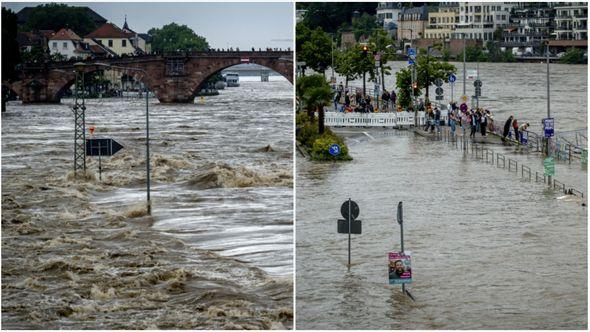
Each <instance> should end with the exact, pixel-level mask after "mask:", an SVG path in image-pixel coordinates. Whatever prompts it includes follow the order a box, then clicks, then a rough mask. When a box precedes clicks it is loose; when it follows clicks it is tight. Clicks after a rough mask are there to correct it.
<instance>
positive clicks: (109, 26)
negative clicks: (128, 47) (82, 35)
mask: <svg viewBox="0 0 590 332" xmlns="http://www.w3.org/2000/svg"><path fill="white" fill-rule="evenodd" d="M134 36H135V34H133V33H127V32H125V31H123V30H122V29H121V28H119V27H118V26H116V25H114V24H113V23H105V24H103V25H101V26H100V27H99V28H98V29H96V30H94V31H92V32H91V33H89V34H88V35H86V38H133V37H134Z"/></svg>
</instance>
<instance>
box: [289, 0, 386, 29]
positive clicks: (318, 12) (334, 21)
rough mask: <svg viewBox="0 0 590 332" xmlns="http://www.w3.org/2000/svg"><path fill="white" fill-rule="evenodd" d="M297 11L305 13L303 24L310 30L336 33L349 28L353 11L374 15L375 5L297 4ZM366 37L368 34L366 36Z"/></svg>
mask: <svg viewBox="0 0 590 332" xmlns="http://www.w3.org/2000/svg"><path fill="white" fill-rule="evenodd" d="M296 6H297V9H305V10H307V12H306V13H305V16H304V18H303V22H302V23H303V24H305V25H306V26H307V27H308V28H310V29H316V28H318V27H321V28H322V29H323V30H324V31H326V32H336V31H337V30H338V29H339V28H340V27H342V26H346V27H350V22H351V19H352V15H353V14H354V12H355V11H358V12H360V13H367V14H369V15H374V14H375V11H376V7H377V4H376V3H374V2H360V1H357V2H338V3H336V2H319V1H318V2H298V3H297V5H296ZM367 35H368V34H367Z"/></svg>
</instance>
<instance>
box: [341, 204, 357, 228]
mask: <svg viewBox="0 0 590 332" xmlns="http://www.w3.org/2000/svg"><path fill="white" fill-rule="evenodd" d="M350 211H351V212H352V215H351V219H356V218H357V217H358V216H359V213H360V209H359V206H358V204H356V202H355V201H350ZM340 214H342V218H344V219H346V220H348V201H345V202H344V203H342V206H341V207H340ZM346 233H348V231H346Z"/></svg>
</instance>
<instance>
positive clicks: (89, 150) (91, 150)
mask: <svg viewBox="0 0 590 332" xmlns="http://www.w3.org/2000/svg"><path fill="white" fill-rule="evenodd" d="M122 148H123V146H122V145H121V144H119V143H118V142H117V141H115V140H114V139H112V138H91V139H86V155H87V156H112V155H114V154H115V153H117V152H118V151H119V150H121V149H122Z"/></svg>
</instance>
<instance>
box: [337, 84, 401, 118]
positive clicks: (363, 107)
mask: <svg viewBox="0 0 590 332" xmlns="http://www.w3.org/2000/svg"><path fill="white" fill-rule="evenodd" d="M374 99H375V98H373V97H371V96H370V95H363V93H362V92H361V91H359V90H357V91H356V92H354V91H352V89H350V88H344V85H342V83H340V84H339V85H338V87H337V88H336V91H335V93H334V100H333V101H334V110H335V111H337V112H359V113H373V112H390V111H393V110H394V109H395V105H396V103H397V94H396V93H395V91H394V90H393V89H392V90H391V92H389V91H387V90H384V91H383V93H382V94H381V105H379V104H378V101H375V100H374ZM396 110H398V111H401V109H396Z"/></svg>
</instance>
